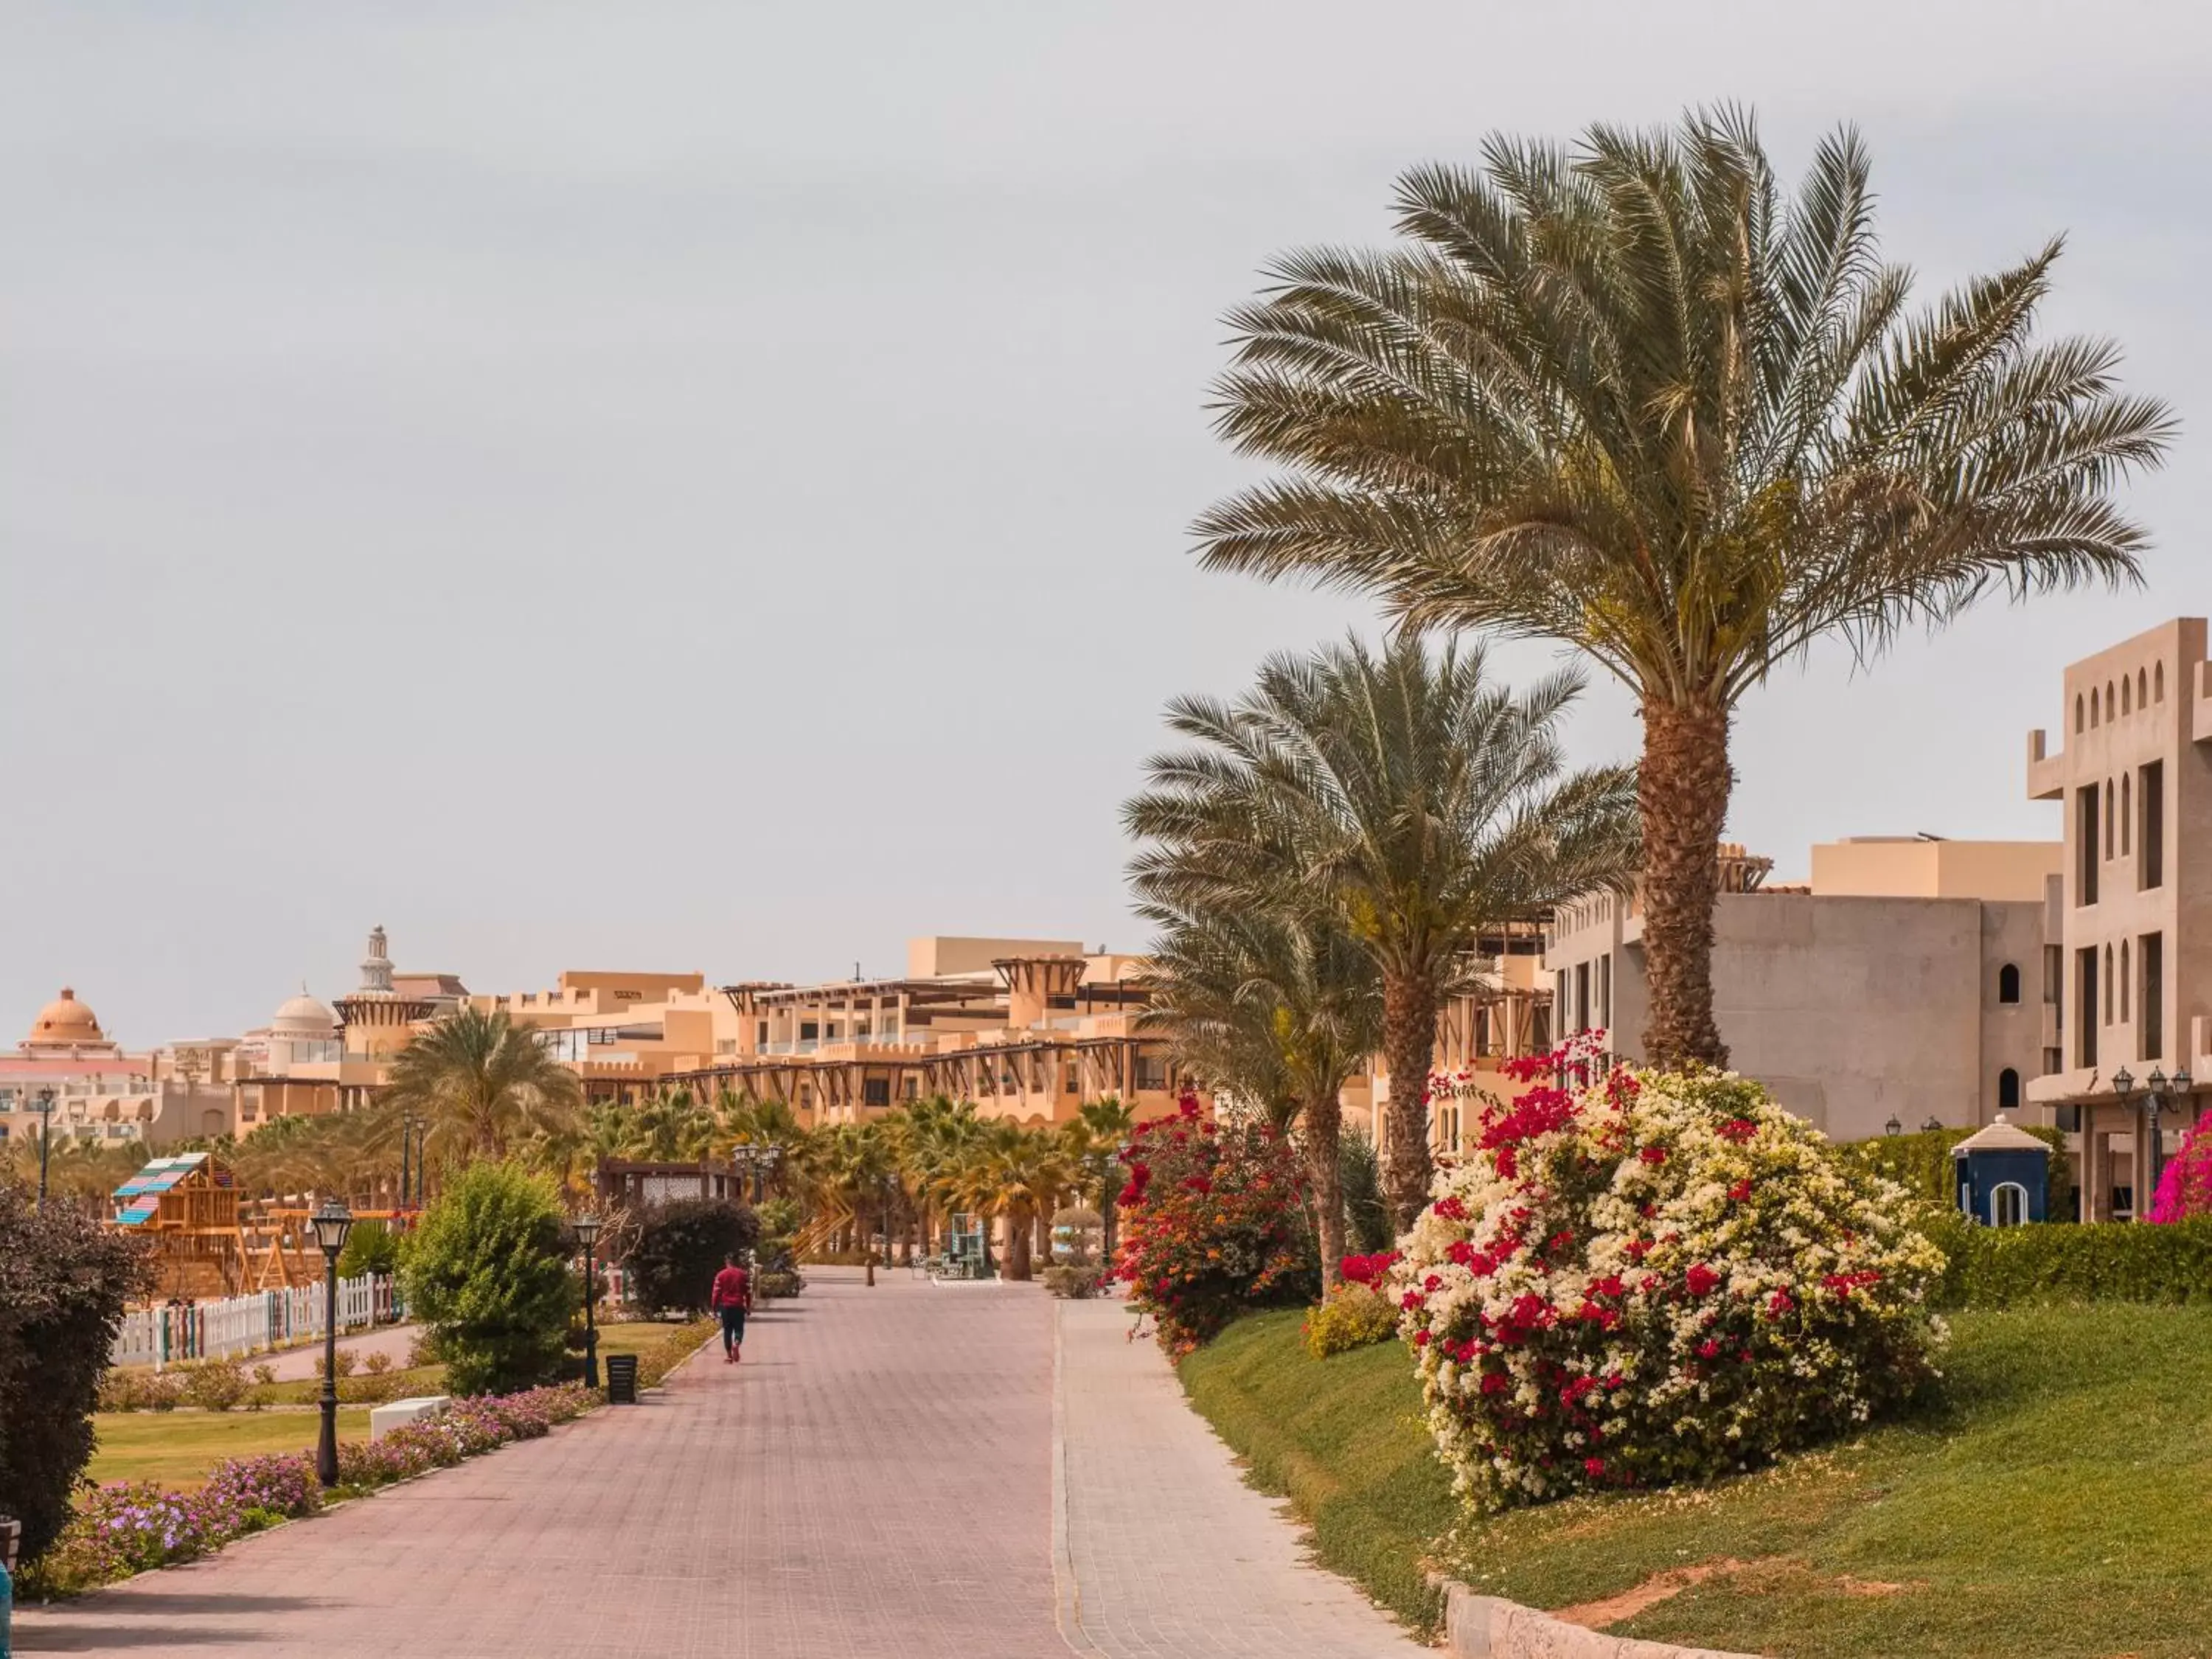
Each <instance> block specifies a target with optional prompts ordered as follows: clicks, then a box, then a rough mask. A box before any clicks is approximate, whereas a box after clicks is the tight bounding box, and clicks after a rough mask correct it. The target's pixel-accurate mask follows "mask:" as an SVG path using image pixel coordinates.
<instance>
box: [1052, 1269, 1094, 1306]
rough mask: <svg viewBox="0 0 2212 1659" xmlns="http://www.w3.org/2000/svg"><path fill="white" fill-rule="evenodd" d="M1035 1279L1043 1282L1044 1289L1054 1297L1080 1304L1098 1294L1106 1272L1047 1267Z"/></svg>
mask: <svg viewBox="0 0 2212 1659" xmlns="http://www.w3.org/2000/svg"><path fill="white" fill-rule="evenodd" d="M1037 1277H1038V1278H1040V1279H1043V1280H1044V1287H1045V1289H1047V1290H1048V1291H1051V1292H1052V1293H1053V1294H1054V1296H1057V1297H1065V1298H1066V1299H1067V1300H1068V1301H1071V1302H1081V1301H1085V1300H1087V1299H1088V1298H1090V1297H1094V1296H1096V1295H1097V1294H1098V1286H1099V1284H1100V1282H1101V1281H1102V1280H1103V1279H1104V1278H1105V1277H1106V1270H1105V1269H1104V1268H1103V1267H1047V1268H1046V1269H1045V1270H1044V1271H1043V1272H1042V1273H1039V1274H1038V1275H1037Z"/></svg>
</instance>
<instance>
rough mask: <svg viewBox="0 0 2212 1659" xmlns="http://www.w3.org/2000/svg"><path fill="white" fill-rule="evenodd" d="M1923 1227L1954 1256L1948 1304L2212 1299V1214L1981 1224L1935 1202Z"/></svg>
mask: <svg viewBox="0 0 2212 1659" xmlns="http://www.w3.org/2000/svg"><path fill="white" fill-rule="evenodd" d="M1922 1229H1923V1231H1925V1232H1926V1233H1927V1234H1928V1235H1929V1237H1930V1238H1932V1239H1934V1240H1935V1242H1936V1243H1937V1244H1939V1245H1940V1246H1942V1249H1943V1251H1944V1253H1945V1254H1946V1255H1948V1256H1949V1257H1950V1258H1951V1265H1950V1267H1949V1269H1948V1272H1946V1273H1945V1274H1944V1276H1943V1280H1942V1285H1941V1286H1940V1288H1939V1289H1938V1291H1937V1292H1936V1295H1937V1299H1938V1301H1939V1303H1940V1304H1941V1305H1942V1306H1944V1307H1947V1308H1974V1309H1987V1308H2022V1307H2045V1306H2053V1305H2058V1304H2069V1303H2083V1302H2186V1303H2212V1217H2199V1218H2196V1219H2193V1220H2190V1221H2183V1222H2179V1223H2176V1224H2174V1225H2170V1226H2151V1225H2148V1224H2142V1225H2138V1224H2135V1223H2130V1222H2112V1221H2101V1222H2094V1223H2092V1224H2090V1225H2086V1226H2082V1225H2072V1224H2070V1223H2069V1224H2060V1225H2043V1226H2028V1227H1978V1226H1974V1225H1972V1224H1970V1223H1969V1222H1967V1221H1966V1218H1964V1217H1962V1216H1960V1214H1959V1213H1958V1212H1956V1211H1948V1210H1947V1211H1942V1212H1936V1211H1933V1210H1931V1212H1930V1213H1929V1216H1928V1217H1927V1218H1926V1219H1925V1220H1924V1221H1923V1223H1922Z"/></svg>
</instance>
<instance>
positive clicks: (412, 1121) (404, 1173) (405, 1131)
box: [399, 1112, 422, 1210]
mask: <svg viewBox="0 0 2212 1659" xmlns="http://www.w3.org/2000/svg"><path fill="white" fill-rule="evenodd" d="M421 1142H422V1119H421V1118H419V1117H417V1116H416V1115H415V1114H414V1113H412V1112H410V1113H408V1114H407V1115H405V1116H404V1117H402V1118H401V1119H400V1120H399V1207H400V1208H401V1209H403V1210H404V1209H405V1208H406V1207H407V1197H408V1190H409V1188H408V1180H407V1178H408V1176H409V1175H410V1173H411V1174H412V1175H413V1176H414V1177H415V1182H414V1184H415V1186H416V1188H420V1187H421V1186H422V1145H421ZM410 1151H412V1152H414V1153H415V1161H414V1164H413V1165H412V1167H411V1169H410V1164H409V1163H408V1158H407V1155H408V1153H409V1152H410Z"/></svg>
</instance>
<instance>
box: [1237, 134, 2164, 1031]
mask: <svg viewBox="0 0 2212 1659" xmlns="http://www.w3.org/2000/svg"><path fill="white" fill-rule="evenodd" d="M1484 158H1485V165H1484V167H1483V169H1482V170H1481V171H1480V172H1475V171H1473V170H1470V169H1468V168H1464V167H1444V166H1429V167H1419V168H1416V169H1414V170H1413V171H1412V172H1409V173H1406V174H1404V175H1403V176H1402V177H1401V179H1400V180H1399V186H1398V196H1397V204H1396V205H1397V214H1398V228H1399V229H1400V231H1401V233H1402V234H1403V235H1404V236H1405V237H1406V238H1407V243H1406V244H1405V245H1403V246H1399V247H1397V248H1394V249H1392V250H1390V251H1389V252H1381V253H1365V252H1346V251H1338V250H1332V249H1321V250H1309V251H1305V252H1297V253H1293V254H1291V255H1289V256H1287V257H1286V258H1283V259H1281V260H1280V261H1279V262H1278V263H1277V264H1275V265H1274V266H1273V268H1272V269H1271V270H1269V271H1268V272H1267V279H1268V282H1269V284H1270V286H1269V288H1268V290H1267V293H1266V294H1265V295H1263V296H1262V297H1261V299H1260V300H1259V301H1256V302H1255V303H1253V304H1251V305H1249V306H1247V307H1243V308H1242V309H1240V310H1238V311H1237V312H1235V313H1233V314H1232V316H1231V328H1232V329H1233V331H1234V332H1235V335H1236V338H1237V349H1236V358H1235V367H1234V368H1232V370H1231V373H1230V374H1228V375H1227V376H1226V377H1225V379H1224V380H1223V381H1222V382H1221V383H1220V386H1219V388H1218V390H1219V394H1220V396H1219V403H1218V410H1219V413H1218V428H1219V430H1220V431H1221V433H1222V434H1223V435H1225V437H1226V438H1227V439H1228V440H1229V441H1230V442H1231V443H1232V444H1233V445H1234V446H1236V447H1237V449H1239V450H1240V451H1242V452H1243V453H1246V454H1250V455H1256V456H1262V457H1265V458H1267V459H1269V460H1272V461H1274V462H1277V463H1279V464H1280V465H1283V466H1284V467H1285V468H1286V469H1287V473H1286V475H1285V476H1283V477H1278V478H1275V479H1273V480H1272V481H1269V482H1266V483H1261V485H1259V486H1258V487H1256V488H1254V489H1247V490H1244V491H1243V492H1240V493H1239V494H1237V495H1233V496H1231V497H1230V498H1228V499H1227V500H1225V501H1222V502H1221V503H1219V504H1218V505H1217V506H1216V507H1213V508H1212V510H1211V511H1210V512H1208V513H1206V515H1205V516H1204V517H1203V518H1202V519H1200V521H1199V523H1198V525H1197V526H1196V527H1195V529H1196V534H1197V536H1198V538H1199V541H1200V551H1201V554H1202V556H1203V558H1204V561H1205V562H1206V565H1207V566H1208V567H1209V568H1215V569H1225V570H1244V571H1250V572H1254V573H1255V574H1260V575H1262V576H1267V577H1271V578H1272V577H1283V576H1304V577H1307V578H1310V579H1316V580H1321V581H1322V582H1325V583H1328V584H1332V585H1334V586H1341V587H1346V588H1352V589H1357V590H1361V591H1364V592H1370V593H1373V594H1376V595H1377V596H1379V597H1380V598H1381V599H1383V603H1384V604H1385V605H1386V606H1387V608H1388V610H1389V613H1390V615H1392V616H1393V617H1397V618H1401V619H1403V620H1404V621H1406V622H1407V623H1411V624H1413V625H1416V626H1430V625H1439V626H1444V627H1450V628H1474V629H1492V630H1495V631H1497V632H1498V633H1500V634H1504V635H1512V636H1520V637H1526V638H1538V639H1548V640H1555V641H1564V642H1565V644H1567V645H1569V646H1571V647H1575V648H1576V649H1577V650H1580V651H1582V652H1584V653H1588V654H1589V656H1590V657H1591V658H1593V659H1595V660H1596V661H1597V662H1598V663H1599V664H1601V665H1602V666H1603V667H1604V668H1605V669H1606V670H1607V671H1609V672H1611V673H1613V675H1615V676H1616V677H1617V678H1620V681H1621V682H1622V683H1623V684H1626V685H1627V686H1628V687H1629V688H1630V689H1631V690H1632V691H1633V692H1634V693H1635V695H1636V696H1637V699H1638V702H1639V704H1640V706H1641V708H1642V714H1643V719H1644V752H1643V763H1642V766H1641V768H1640V769H1639V774H1638V776H1639V792H1640V808H1641V813H1642V818H1643V829H1644V870H1643V872H1642V880H1643V905H1644V959H1645V968H1646V972H1647V975H1648V976H1649V980H1650V997H1651V1012H1650V1026H1649V1027H1648V1028H1647V1030H1645V1032H1644V1049H1645V1052H1646V1054H1647V1056H1648V1057H1649V1058H1650V1060H1654V1061H1656V1062H1657V1063H1659V1064H1662V1065H1675V1064H1680V1063H1684V1062H1689V1061H1706V1062H1710V1063H1712V1064H1716V1065H1720V1064H1725V1062H1726V1058H1727V1052H1728V1051H1727V1049H1726V1048H1724V1047H1723V1044H1722V1042H1721V1038H1720V1033H1719V1030H1718V1029H1717V1026H1716V1025H1715V1024H1714V1021H1713V1012H1712V980H1711V952H1712V915H1713V905H1714V901H1715V896H1716V893H1717V884H1718V872H1717V866H1716V858H1715V852H1716V843H1717V842H1718V840H1719V837H1720V834H1721V831H1722V829H1723V826H1724V823H1725V821H1726V818H1727V815H1728V806H1729V791H1730V788H1731V786H1732V784H1733V782H1734V773H1733V771H1732V770H1731V769H1730V764H1729V726H1730V723H1731V720H1732V719H1733V716H1734V714H1735V708H1736V706H1737V704H1738V702H1740V701H1741V698H1742V697H1743V696H1744V694H1745V693H1746V692H1747V691H1748V690H1750V689H1751V688H1752V687H1753V686H1754V685H1756V684H1759V682H1761V681H1763V680H1764V679H1765V678H1766V677H1767V675H1768V674H1769V673H1771V671H1773V670H1774V668H1775V667H1776V666H1777V665H1779V664H1781V663H1783V662H1784V661H1786V660H1788V659H1790V658H1792V657H1799V658H1802V656H1803V655H1804V654H1805V653H1806V652H1807V651H1808V649H1809V648H1810V647H1811V646H1812V645H1813V643H1814V641H1818V640H1820V639H1823V638H1826V637H1827V636H1830V635H1833V636H1836V637H1838V638H1839V639H1841V640H1842V641H1844V644H1845V645H1846V646H1847V647H1849V648H1850V650H1851V651H1852V652H1853V653H1855V655H1857V657H1858V658H1859V659H1862V660H1863V659H1866V658H1868V657H1869V656H1870V655H1872V654H1873V653H1875V652H1877V651H1879V650H1880V649H1881V647H1883V646H1884V645H1886V644H1887V642H1888V641H1889V640H1891V639H1892V638H1893V636H1894V635H1897V634H1898V633H1899V631H1900V630H1902V629H1905V628H1906V627H1907V626H1909V625H1912V624H1924V625H1927V626H1930V627H1933V626H1935V625H1936V624H1938V623H1943V622H1946V621H1948V620H1949V619H1950V618H1951V617H1954V616H1956V615H1957V614H1959V613H1960V611H1963V610H1965V609H1966V607H1967V606H1968V605H1971V604H1972V603H1973V602H1974V601H1975V600H1977V599H1980V598H1982V597H1983V596H1984V594H1987V593H1990V592H2007V593H2009V594H2011V595H2012V596H2013V597H2014V598H2015V599H2021V598H2024V597H2026V596H2027V595H2028V594H2030V593H2035V592H2045V591H2049V590H2051V589H2058V588H2067V587H2072V586H2078V585H2080V584H2082V583H2086V582H2088V581H2092V580H2101V581H2103V582H2105V583H2106V584H2108V585H2115V586H2116V585H2118V584H2120V583H2123V582H2130V581H2134V580H2138V579H2139V578H2138V568H2137V562H2136V557H2137V555H2138V554H2139V553H2140V552H2141V551H2142V549H2143V547H2144V546H2145V545H2146V538H2145V536H2144V534H2143V532H2142V529H2141V528H2140V527H2139V526H2137V525H2136V523H2135V522H2134V521H2133V520H2130V518H2128V517H2127V516H2126V515H2125V514H2124V513H2122V512H2121V511H2120V509H2119V508H2118V507H2117V506H2116V505H2115V504H2114V502H2113V500H2112V495H2113V492H2114V490H2115V489H2116V488H2117V487H2118V485H2119V484H2120V483H2121V482H2122V481H2123V480H2124V478H2126V477H2128V476H2129V475H2130V473H2132V472H2133V471H2136V469H2139V468H2148V467H2151V466H2154V465H2157V464H2158V463H2159V461H2160V459H2161V458H2162V456H2163V455H2164V453H2165V451H2166V447H2167V445H2168V443H2169V442H2170V441H2171V439H2172V435H2173V434H2174V431H2175V422H2174V421H2173V418H2172V416H2171V414H2170V413H2169V412H2168V410H2166V407H2165V406H2164V405H2163V404H2160V403H2158V402H2156V401H2154V400H2152V399H2148V398H2130V397H2125V396H2123V395H2121V393H2120V392H2119V390H2118V385H2117V382H2116V380H2115V375H2114V370H2115V368H2116V366H2117V364H2118V349H2117V348H2115V347H2114V346H2112V344H2110V343H2107V342H2105V341H2101V340H2092V339H2083V338H2064V339H2058V340H2055V341H2044V342H2039V341H2038V340H2037V339H2036V338H2035V337H2034V324H2035V319H2036V312H2037V308H2038V307H2039V303H2040V301H2042V300H2043V299H2044V297H2045V295H2046V294H2047V293H2048V292H2049V291H2050V288H2051V270H2052V267H2053V265H2054V264H2055V263H2056V261H2057V257H2058V253H2059V248H2060V244H2059V242H2058V241H2057V240H2053V241H2051V242H2049V243H2047V244H2045V246H2043V247H2041V248H2040V249H2039V250H2038V251H2037V252H2034V253H2033V254H2031V255H2030V256H2029V257H2027V258H2026V259H2024V260H2022V261H2021V263H2020V264H2016V265H2014V266H2012V267H2011V268H2009V269H2008V270H2002V271H2001V272H1999V273H1998V274H1997V275H1996V276H1984V277H1978V278H1976V279H1975V280H1973V281H1972V282H1971V283H1967V284H1966V286H1965V287H1964V288H1962V289H1958V290H1956V291H1954V293H1952V294H1950V295H1946V296H1945V297H1944V298H1943V299H1942V301H1939V302H1938V304H1937V305H1936V307H1934V308H1933V309H1932V310H1925V311H1912V310H1908V308H1907V302H1908V295H1909V291H1910V288H1911V278H1910V275H1909V273H1908V272H1907V271H1906V270H1904V269H1903V268H1902V267H1899V266H1896V265H1892V264H1885V263H1883V261H1882V259H1881V255H1880V252H1879V249H1878V246H1877V244H1876V240H1875V230H1874V220H1873V211H1872V203H1873V197H1872V195H1871V192H1870V191H1869V182H1868V175H1869V162H1868V156H1867V152H1866V149H1865V147H1864V146H1863V143H1861V141H1860V139H1859V137H1858V136H1857V134H1856V133H1855V132H1853V131H1850V130H1848V129H1846V130H1843V131H1838V132H1836V133H1834V134H1832V135H1831V136H1830V137H1827V138H1826V140H1824V141H1823V142H1822V143H1821V144H1820V147H1819V149H1817V151H1816V152H1815V154H1814V159H1813V162H1812V166H1811V167H1810V169H1809V170H1808V173H1807V175H1806V177H1805V179H1804V181H1803V183H1802V185H1801V186H1800V187H1799V189H1798V191H1797V193H1796V196H1795V197H1792V198H1790V199H1788V200H1784V198H1783V197H1782V195H1781V193H1780V191H1779V190H1778V185H1777V183H1776V180H1775V177H1774V173H1773V169H1772V167H1771V165H1770V164H1769V162H1768V160H1767V157H1766V155H1765V150H1764V149H1763V147H1762V145H1761V143H1760V141H1759V136H1758V133H1757V131H1756V130H1755V128H1754V126H1753V123H1752V121H1751V119H1750V118H1749V117H1748V116H1747V115H1744V114H1741V113H1738V112H1721V113H1717V114H1711V113H1693V114H1692V115H1689V116H1687V117H1686V118H1684V120H1683V121H1682V123H1681V125H1680V127H1679V128H1678V129H1676V130H1675V131H1672V132H1664V131H1659V132H1632V131H1624V130H1621V129H1619V128H1614V127H1595V128H1592V129H1591V130H1590V131H1589V132H1588V133H1586V134H1585V135H1584V136H1583V139H1582V141H1581V143H1579V144H1578V145H1577V146H1576V147H1574V148H1572V149H1569V148H1567V147H1565V146H1563V145H1559V144H1555V143H1526V142H1522V141H1520V140H1516V139H1513V138H1510V137H1502V136H1501V137H1492V139H1491V140H1490V141H1489V143H1487V144H1486V147H1485V151H1484Z"/></svg>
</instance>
